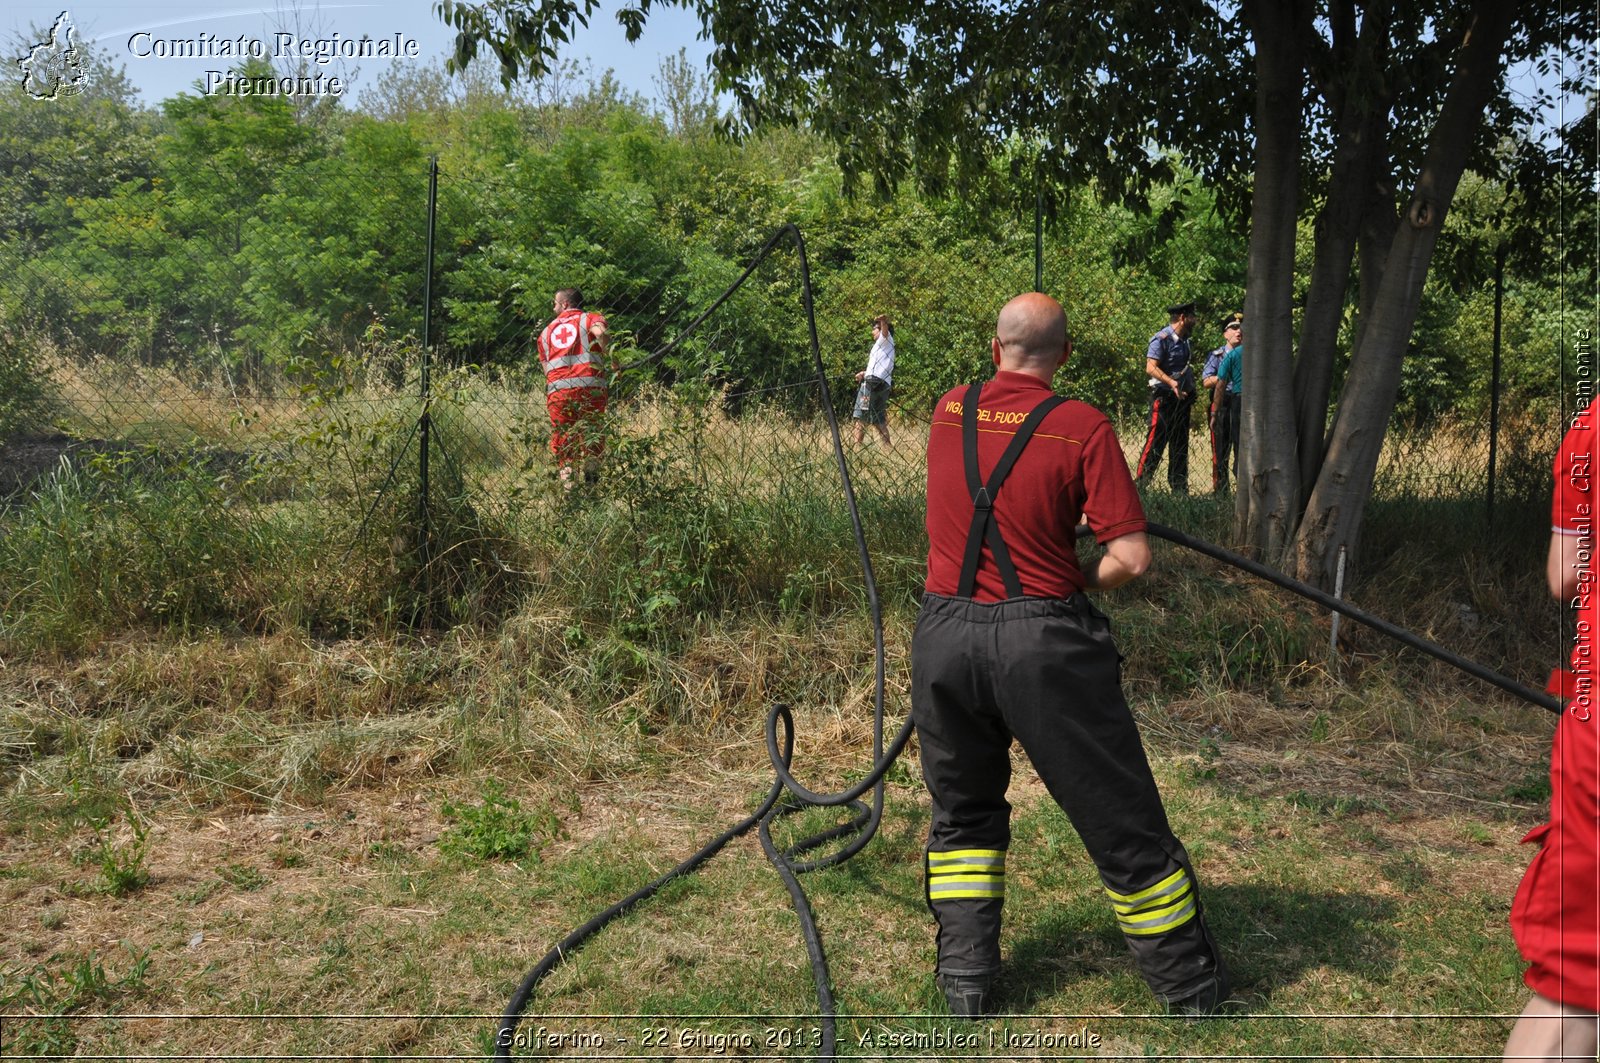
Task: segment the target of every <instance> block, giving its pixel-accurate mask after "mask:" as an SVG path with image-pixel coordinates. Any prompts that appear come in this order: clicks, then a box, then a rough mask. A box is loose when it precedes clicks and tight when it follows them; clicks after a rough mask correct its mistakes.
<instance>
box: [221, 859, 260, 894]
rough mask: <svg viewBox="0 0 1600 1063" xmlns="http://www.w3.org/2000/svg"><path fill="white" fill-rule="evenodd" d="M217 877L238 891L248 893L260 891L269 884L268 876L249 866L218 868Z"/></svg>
mask: <svg viewBox="0 0 1600 1063" xmlns="http://www.w3.org/2000/svg"><path fill="white" fill-rule="evenodd" d="M217 875H218V877H220V878H221V879H222V881H224V882H226V883H227V884H228V885H230V886H232V887H233V888H234V889H237V890H244V891H245V892H246V893H250V892H253V891H255V890H258V889H260V888H261V887H262V886H265V885H266V884H267V876H266V874H265V873H264V872H262V871H261V869H260V868H255V867H251V866H250V865H249V864H228V865H227V866H226V867H219V868H217Z"/></svg>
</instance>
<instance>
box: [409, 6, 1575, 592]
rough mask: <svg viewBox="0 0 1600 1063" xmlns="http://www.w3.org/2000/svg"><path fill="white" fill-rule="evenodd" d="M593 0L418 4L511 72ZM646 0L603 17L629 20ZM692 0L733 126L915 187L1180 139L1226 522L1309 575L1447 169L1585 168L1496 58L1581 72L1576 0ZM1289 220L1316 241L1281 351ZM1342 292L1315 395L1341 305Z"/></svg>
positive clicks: (1080, 175)
mask: <svg viewBox="0 0 1600 1063" xmlns="http://www.w3.org/2000/svg"><path fill="white" fill-rule="evenodd" d="M657 2H658V3H659V2H660V0H657ZM668 2H672V0H668ZM679 2H681V3H683V4H684V5H685V6H688V5H689V3H690V2H691V0H679ZM598 6H599V4H598V0H512V2H494V3H470V2H469V3H463V2H459V0H441V2H440V3H438V4H437V5H436V10H437V11H438V12H439V14H440V15H441V16H442V18H443V19H444V20H445V21H446V22H447V23H448V24H450V25H451V26H453V27H455V28H456V30H457V31H458V34H457V39H456V49H455V55H454V60H453V62H454V63H455V64H456V65H457V66H464V65H466V64H467V63H469V62H471V61H472V60H473V58H474V57H475V56H476V55H477V53H478V50H479V48H480V46H481V47H485V48H486V49H487V50H488V51H489V52H491V53H492V54H493V55H494V57H495V58H496V59H497V60H498V61H499V64H500V70H501V74H502V77H503V79H505V80H507V81H510V80H513V79H515V78H516V77H518V76H520V75H522V74H523V73H525V72H531V73H535V74H536V73H538V72H539V71H541V70H543V69H545V68H546V67H547V65H548V63H549V62H550V61H551V60H552V59H553V57H554V56H555V54H556V51H557V48H558V46H559V45H560V44H561V43H563V42H565V41H566V40H567V39H568V37H569V35H570V33H571V31H572V28H573V27H574V26H575V25H582V24H586V23H587V20H588V19H589V18H590V17H591V16H592V15H593V14H594V12H595V10H596V9H597V8H598ZM651 6H652V5H651V0H639V3H638V4H637V5H636V6H629V7H625V8H623V9H622V11H621V12H619V15H618V18H619V19H620V20H621V21H622V22H623V23H624V25H625V26H626V27H627V29H628V33H629V36H630V38H634V37H637V36H638V34H639V33H640V32H641V31H642V28H643V26H644V24H645V21H646V20H647V18H648V16H649V12H650V9H651ZM692 6H693V7H694V8H695V10H696V11H697V12H698V13H699V15H700V18H701V22H702V25H703V26H704V27H705V29H706V31H707V33H708V34H709V35H710V36H711V38H712V39H713V40H714V41H715V42H716V48H715V50H714V52H713V54H712V63H713V65H714V66H715V68H716V72H717V87H718V89H719V90H722V91H726V92H728V93H731V94H732V96H733V97H734V99H735V101H736V102H737V103H738V105H739V108H740V117H741V120H742V122H743V124H744V125H745V126H746V127H762V126H767V125H794V124H804V125H806V126H808V127H809V128H811V129H812V130H815V131H816V132H818V133H819V134H821V135H823V136H824V137H826V138H827V139H828V140H829V141H830V142H832V143H833V144H834V145H835V146H836V148H837V151H838V160H839V163H840V165H841V167H842V168H843V170H844V171H845V174H846V176H847V178H849V179H856V178H865V179H867V180H869V181H870V182H871V184H872V185H873V186H874V187H875V188H876V189H877V190H878V191H879V192H880V193H883V194H887V193H889V192H890V191H891V190H892V189H893V188H894V187H895V186H896V184H897V183H898V182H899V181H900V180H902V179H904V178H906V177H907V176H911V177H914V178H915V179H916V181H917V182H918V184H919V186H920V187H921V188H922V189H923V190H924V191H927V192H930V193H933V194H936V195H942V194H946V193H955V194H958V195H962V196H971V195H975V194H980V193H984V192H988V193H989V194H990V195H993V196H997V197H1003V196H1004V195H1005V194H1006V193H1007V191H1009V192H1010V194H1011V196H1012V199H1013V201H1014V202H1017V201H1020V202H1021V203H1026V204H1028V205H1031V200H1032V198H1033V195H1034V193H1035V189H1036V188H1042V189H1043V196H1044V202H1045V205H1046V208H1047V209H1050V210H1055V209H1057V208H1058V205H1059V204H1060V203H1061V202H1063V198H1062V195H1061V192H1060V190H1062V189H1067V188H1072V187H1093V188H1095V189H1097V190H1098V192H1099V193H1100V194H1101V196H1102V197H1104V198H1105V199H1106V200H1108V201H1121V202H1123V203H1125V204H1129V205H1143V204H1144V202H1145V201H1146V198H1147V196H1148V194H1149V192H1150V190H1151V189H1152V188H1153V187H1156V186H1158V185H1160V184H1162V183H1165V182H1170V180H1171V179H1172V178H1173V177H1174V176H1175V174H1176V172H1177V171H1176V162H1177V159H1178V158H1179V157H1182V158H1187V159H1190V160H1192V162H1193V165H1195V166H1196V167H1197V169H1199V170H1200V171H1201V172H1202V173H1203V174H1204V176H1205V177H1206V178H1207V179H1208V180H1209V181H1210V182H1211V184H1212V185H1213V186H1214V188H1215V190H1216V195H1217V200H1218V203H1219V206H1220V208H1221V209H1222V210H1223V211H1224V212H1225V213H1227V214H1228V215H1229V216H1231V217H1236V218H1243V217H1245V216H1246V215H1248V217H1249V221H1250V250H1249V264H1248V270H1247V281H1248V294H1247V296H1246V305H1245V312H1246V315H1247V317H1248V318H1249V320H1250V339H1249V343H1248V345H1247V351H1248V353H1249V357H1248V358H1247V359H1246V363H1247V372H1246V383H1245V393H1246V396H1247V398H1246V403H1245V417H1244V431H1245V438H1244V440H1243V459H1244V472H1245V476H1244V477H1243V481H1244V482H1243V484H1242V485H1241V489H1240V492H1239V496H1238V507H1237V531H1238V534H1239V537H1240V538H1241V539H1242V540H1243V541H1244V542H1245V543H1246V544H1248V545H1249V546H1250V547H1252V548H1253V549H1255V550H1256V551H1257V552H1258V553H1260V554H1262V555H1263V556H1266V557H1268V558H1270V559H1272V560H1275V561H1281V562H1283V563H1285V564H1286V565H1288V566H1290V567H1292V568H1293V569H1294V570H1295V571H1296V572H1297V573H1298V574H1299V575H1301V576H1302V577H1305V578H1309V579H1312V580H1314V581H1318V582H1322V583H1328V582H1331V579H1332V575H1333V568H1334V565H1335V563H1336V559H1337V556H1338V554H1339V548H1340V547H1341V546H1346V547H1349V548H1351V550H1352V552H1353V551H1354V548H1355V547H1356V545H1357V540H1358V533H1359V530H1360V522H1361V514H1362V512H1363V510H1364V507H1365V504H1366V499H1367V496H1368V494H1369V492H1370V489H1371V485H1372V481H1373V476H1374V473H1375V470H1376V466H1377V460H1378V456H1379V450H1380V448H1381V445H1382V441H1383V437H1384V434H1385V431H1386V428H1387V425H1388V422H1389V418H1390V414H1391V412H1392V411H1393V409H1394V405H1395V401H1396V396H1397V394H1398V388H1399V384H1400V379H1401V373H1400V368H1401V365H1402V363H1403V359H1404V356H1405V354H1406V351H1407V347H1408V343H1409V341H1410V338H1411V333H1412V329H1413V326H1414V324H1415V321H1416V316H1417V313H1418V311H1419V307H1420V305H1421V302H1422V298H1423V295H1424V291H1425V280H1426V277H1427V275H1428V271H1429V267H1430V265H1431V263H1432V259H1433V255H1434V250H1435V248H1436V246H1437V243H1438V237H1439V232H1440V230H1441V227H1442V225H1443V222H1444V219H1445V217H1446V215H1447V213H1448V211H1449V208H1450V205H1451V202H1452V200H1453V198H1454V193H1455V189H1456V187H1457V184H1458V183H1459V181H1460V179H1461V175H1462V173H1463V172H1464V171H1465V170H1466V168H1467V167H1468V166H1469V165H1474V166H1478V167H1480V168H1486V169H1487V168H1493V167H1497V166H1509V167H1510V168H1511V170H1512V172H1514V173H1515V174H1517V175H1519V176H1520V177H1521V187H1522V188H1524V189H1525V190H1526V189H1529V188H1532V187H1534V186H1535V184H1536V181H1535V180H1533V178H1534V177H1536V176H1538V175H1543V176H1545V177H1550V178H1555V177H1563V176H1564V177H1565V183H1563V184H1560V185H1559V186H1558V187H1561V188H1565V189H1568V190H1569V194H1570V190H1573V189H1577V190H1582V189H1586V188H1589V187H1590V183H1589V182H1592V179H1593V178H1592V173H1590V174H1588V176H1587V180H1586V179H1585V176H1584V175H1583V174H1577V175H1573V174H1565V175H1563V173H1562V170H1561V167H1560V166H1559V165H1558V162H1559V160H1558V158H1557V156H1558V152H1557V151H1556V150H1555V147H1556V146H1555V145H1553V144H1551V143H1550V142H1548V141H1546V140H1543V139H1540V138H1539V137H1536V136H1531V135H1528V132H1527V130H1528V126H1529V121H1530V119H1531V118H1532V115H1531V114H1530V113H1529V111H1530V109H1529V108H1528V107H1527V106H1525V105H1522V104H1520V103H1519V102H1518V101H1517V100H1516V99H1514V98H1513V97H1512V96H1511V95H1510V94H1508V93H1507V91H1506V70H1507V67H1508V64H1510V63H1513V62H1538V61H1544V62H1548V61H1549V57H1550V56H1551V55H1552V54H1554V53H1556V52H1558V51H1561V50H1566V51H1567V52H1568V53H1569V54H1570V55H1571V56H1573V57H1574V58H1575V59H1577V60H1578V61H1577V62H1575V63H1574V64H1572V65H1571V66H1569V67H1568V68H1567V69H1568V74H1569V77H1568V79H1567V82H1566V83H1565V84H1563V85H1562V86H1561V89H1562V90H1563V91H1565V92H1568V93H1583V92H1584V91H1585V90H1584V86H1585V85H1586V84H1587V82H1588V80H1589V79H1590V74H1591V71H1592V68H1593V66H1594V60H1593V53H1592V52H1591V51H1590V50H1588V44H1589V42H1592V41H1593V40H1594V39H1595V12H1594V11H1593V10H1588V9H1577V8H1568V7H1567V6H1566V5H1562V4H1558V3H1556V2H1554V0H1521V2H1517V3H1511V2H1507V0H1476V2H1474V3H1472V4H1470V5H1467V6H1463V5H1457V4H1447V3H1442V2H1439V0H1415V2H1408V3H1404V4H1401V3H1396V2H1395V0H1372V2H1369V3H1361V2H1358V0H1242V2H1241V3H1240V4H1239V5H1237V6H1236V5H1233V4H1229V3H1223V2H1220V0H1114V2H1112V3H1109V4H1106V3H1095V4H1086V3H1075V2H1072V0H1068V2H1065V3H1050V4H1045V3H1038V2H1025V3H1018V4H1010V5H1003V6H1001V7H998V8H997V7H996V6H995V5H993V4H989V3H985V2H981V0H947V2H944V3H938V4H923V3H916V2H912V0H887V2H883V3H877V4H872V5H867V6H862V5H859V4H850V3H842V2H839V0H791V2H787V3H783V4H779V5H773V4H761V3H755V2H753V0H692ZM1584 98H1587V97H1584ZM1486 112H1487V113H1488V114H1489V115H1491V116H1492V117H1493V118H1494V119H1495V125H1494V126H1493V127H1492V128H1491V127H1490V126H1488V125H1486V123H1485V121H1484V117H1485V114H1486ZM1589 124H1590V125H1592V124H1593V122H1592V121H1590V122H1589ZM1567 132H1568V134H1572V133H1573V131H1572V130H1569V131H1567ZM1582 132H1583V130H1582V129H1579V130H1578V133H1580V134H1581V133H1582ZM1588 135H1590V136H1591V137H1592V132H1591V133H1589V134H1588ZM1508 144H1509V145H1511V146H1512V147H1513V148H1514V150H1511V149H1508ZM1153 149H1165V150H1153ZM1569 158H1570V156H1569ZM1590 158H1591V159H1592V155H1591V156H1590ZM1508 159H1509V162H1508ZM1591 165H1592V163H1591ZM1306 217H1310V218H1314V220H1315V225H1316V235H1317V248H1316V256H1315V262H1314V264H1313V266H1312V275H1311V279H1310V283H1309V287H1308V288H1307V289H1306V292H1305V297H1304V310H1303V319H1302V322H1301V327H1300V328H1299V330H1298V331H1299V346H1298V348H1297V345H1296V331H1297V330H1296V327H1295V319H1294V318H1295V276H1296V275H1295V267H1296V259H1295V251H1296V237H1297V234H1298V231H1299V225H1300V222H1301V220H1302V218H1306ZM1352 273H1354V274H1355V275H1356V277H1357V280H1356V283H1355V284H1354V286H1352V281H1351V276H1352ZM1591 287H1592V286H1591ZM1352 302H1353V303H1354V305H1355V316H1356V321H1357V324H1356V328H1355V329H1354V331H1353V333H1352V338H1351V340H1350V342H1351V349H1350V351H1349V356H1348V370H1347V372H1346V374H1345V377H1344V383H1343V387H1342V388H1341V390H1340V392H1339V394H1338V395H1337V396H1334V395H1333V394H1332V381H1333V376H1334V368H1335V364H1336V361H1337V359H1336V358H1335V354H1336V353H1337V352H1336V347H1335V345H1336V344H1337V342H1338V337H1339V336H1340V335H1342V334H1343V333H1342V332H1341V330H1340V329H1339V328H1338V327H1337V326H1338V323H1339V320H1340V318H1341V316H1342V314H1343V313H1344V312H1345V308H1346V306H1347V304H1350V303H1352ZM1212 309H1213V310H1217V309H1226V308H1212ZM1330 409H1331V411H1332V421H1331V425H1330V421H1329V415H1330Z"/></svg>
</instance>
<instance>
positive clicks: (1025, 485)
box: [926, 372, 1145, 602]
mask: <svg viewBox="0 0 1600 1063" xmlns="http://www.w3.org/2000/svg"><path fill="white" fill-rule="evenodd" d="M966 390H967V389H966V388H965V387H961V388H956V389H955V390H953V391H949V392H946V393H945V395H944V397H943V398H941V399H940V400H939V402H938V405H937V406H935V407H934V411H933V424H932V426H931V427H930V428H929V429H928V582H927V585H926V586H927V589H928V591H929V593H932V594H943V595H955V594H956V593H957V583H958V582H959V581H960V579H961V561H962V557H963V555H964V554H965V552H966V548H967V531H968V529H969V528H970V527H971V526H972V495H971V494H970V493H969V492H968V490H967V478H966V466H965V464H964V461H963V458H962V452H961V401H962V399H963V398H964V396H965V394H966ZM1050 394H1051V391H1050V386H1049V385H1048V384H1046V383H1044V381H1042V380H1040V379H1039V378H1038V377H1035V376H1031V375H1029V374H1027V373H1008V372H998V373H996V374H995V375H994V379H993V380H991V381H989V382H988V383H986V384H984V386H983V394H982V396H981V397H980V399H979V402H978V472H979V474H980V475H981V476H982V477H983V478H984V480H985V481H987V480H988V478H989V474H990V473H991V472H993V471H994V467H995V466H996V465H997V464H999V462H1000V455H1001V454H1002V453H1004V451H1005V449H1006V447H1007V446H1008V445H1009V444H1010V442H1011V439H1012V437H1013V436H1014V435H1016V431H1017V428H1018V427H1019V426H1020V425H1021V423H1022V420H1023V418H1024V417H1026V416H1027V414H1028V413H1029V412H1030V411H1031V410H1032V409H1033V408H1034V407H1035V406H1037V405H1039V403H1041V402H1043V401H1044V400H1045V399H1046V398H1048V397H1049V396H1050ZM1080 517H1083V518H1087V520H1088V522H1089V527H1091V528H1092V529H1094V534H1095V538H1096V539H1097V540H1099V541H1100V542H1101V543H1106V542H1109V541H1111V540H1112V539H1115V538H1118V537H1119V536H1123V535H1128V534H1130V533H1132V532H1141V531H1144V528H1145V521H1144V507H1143V506H1141V505H1140V504H1139V494H1138V491H1136V490H1135V489H1134V486H1133V477H1132V476H1130V475H1129V473H1128V462H1127V459H1126V458H1124V457H1123V455H1122V446H1121V444H1119V443H1118V442H1117V435H1116V432H1114V431H1113V430H1112V428H1111V422H1110V421H1109V420H1108V419H1107V418H1106V415H1105V414H1103V413H1101V412H1100V411H1099V410H1097V409H1095V408H1094V407H1093V406H1090V405H1088V404H1087V403H1082V402H1077V401H1068V402H1066V403H1063V404H1062V405H1060V406H1058V407H1056V408H1055V409H1054V410H1052V411H1050V414H1049V415H1048V416H1047V417H1045V419H1044V422H1043V423H1042V424H1040V425H1039V428H1038V430H1037V431H1035V432H1034V434H1033V438H1032V439H1030V440H1029V441H1028V445H1027V447H1026V448H1025V449H1024V450H1023V451H1022V456H1021V457H1020V458H1018V459H1017V463H1016V465H1014V466H1013V467H1012V469H1011V475H1010V476H1008V477H1006V482H1005V483H1004V484H1002V485H1001V487H1000V493H999V494H998V495H997V496H996V498H995V503H994V519H995V520H996V521H997V522H998V523H999V526H1000V537H1001V538H1002V539H1004V540H1005V544H1006V549H1007V550H1008V551H1009V552H1010V554H1011V561H1012V563H1013V564H1015V565H1016V566H1017V576H1018V578H1019V579H1020V580H1021V581H1022V593H1023V594H1025V595H1026V596H1028V597H1030V598H1065V597H1067V596H1068V595H1070V594H1073V593H1075V592H1077V591H1080V590H1082V589H1083V572H1082V571H1081V570H1080V569H1079V568H1078V551H1077V548H1076V544H1075V537H1074V535H1073V529H1074V528H1075V527H1077V525H1078V520H1079V518H1080ZM972 596H973V598H974V599H975V600H977V601H980V602H997V601H1001V600H1003V599H1004V598H1005V597H1006V591H1005V583H1004V581H1003V580H1002V579H1001V578H1000V570H999V568H997V567H996V565H995V563H994V555H993V554H992V553H990V551H989V546H988V544H987V543H985V544H984V547H983V554H982V557H981V559H980V561H979V564H978V578H977V585H976V587H975V588H974V589H973V595H972Z"/></svg>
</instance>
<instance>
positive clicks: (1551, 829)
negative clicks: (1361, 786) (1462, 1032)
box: [1505, 405, 1600, 1063]
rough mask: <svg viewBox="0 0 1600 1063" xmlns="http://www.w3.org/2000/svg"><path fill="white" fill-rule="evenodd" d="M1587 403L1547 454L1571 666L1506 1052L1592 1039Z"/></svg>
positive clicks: (1594, 724) (1595, 788) (1599, 852)
mask: <svg viewBox="0 0 1600 1063" xmlns="http://www.w3.org/2000/svg"><path fill="white" fill-rule="evenodd" d="M1594 413H1595V410H1594V407H1593V406H1592V405H1591V406H1590V407H1589V408H1588V409H1586V410H1584V412H1583V413H1581V414H1579V415H1578V416H1577V417H1576V418H1574V420H1573V424H1572V427H1571V429H1570V430H1569V431H1568V432H1567V434H1566V438H1565V439H1563V440H1562V441H1561V450H1560V451H1559V452H1558V453H1557V455H1556V462H1555V477H1556V486H1555V497H1554V500H1553V502H1552V504H1551V507H1550V508H1551V531H1550V552H1549V555H1548V558H1547V560H1546V562H1545V577H1546V579H1547V581H1548V582H1549V584H1550V593H1551V594H1553V595H1554V596H1555V597H1556V598H1557V599H1559V600H1560V601H1562V602H1566V603H1569V604H1570V605H1571V606H1572V607H1573V608H1574V609H1575V610H1576V612H1577V622H1576V624H1575V625H1574V628H1575V633H1574V638H1573V650H1572V660H1571V667H1570V668H1558V669H1556V671H1555V672H1554V673H1553V674H1552V675H1551V677H1550V688H1549V689H1550V692H1551V693H1552V694H1555V695H1557V696H1558V697H1560V698H1561V701H1562V705H1563V711H1562V713H1561V718H1560V720H1559V721H1558V722H1557V723H1556V733H1555V741H1554V743H1553V745H1552V746H1551V750H1550V822H1549V823H1547V824H1545V825H1544V826H1542V827H1536V828H1535V829H1534V830H1532V831H1530V832H1529V833H1528V836H1527V837H1526V838H1524V839H1522V840H1523V841H1524V842H1538V843H1539V851H1538V853H1536V854H1535V855H1534V858H1533V862H1532V863H1530V864H1529V865H1528V870H1527V873H1526V874H1524V875H1523V877H1522V885H1520V886H1519V887H1518V888H1517V896H1516V900H1515V901H1513V902H1512V905H1511V932H1512V935H1513V936H1514V937H1515V938H1516V940H1517V948H1518V950H1519V951H1520V952H1521V953H1522V958H1523V959H1525V960H1527V961H1528V969H1527V971H1526V972H1524V973H1523V976H1522V980H1523V981H1524V982H1526V983H1528V988H1529V989H1532V990H1533V999H1532V1000H1530V1001H1528V1006H1527V1008H1525V1009H1524V1010H1523V1012H1522V1016H1521V1018H1519V1019H1518V1020H1517V1024H1516V1025H1515V1026H1514V1027H1512V1030H1511V1037H1510V1038H1509V1039H1508V1040H1507V1041H1506V1051H1505V1058H1506V1059H1559V1060H1583V1061H1584V1063H1594V1059H1595V1050H1596V1047H1597V1040H1600V1030H1597V1025H1600V1019H1597V1017H1596V1014H1597V1013H1600V737H1597V732H1600V718H1597V716H1600V706H1597V705H1596V700H1597V699H1600V690H1597V689H1596V687H1595V668H1596V666H1597V664H1600V661H1597V660H1596V657H1595V653H1596V633H1597V632H1600V595H1597V594H1596V593H1595V586H1594V579H1595V570H1594V563H1593V551H1594V541H1595V540H1594V531H1595V508H1594V505H1595V490H1594V477H1595V476H1596V475H1600V468H1597V467H1596V466H1595V460H1596V446H1595V442H1596V434H1597V433H1600V425H1597V424H1596V418H1595V416H1594Z"/></svg>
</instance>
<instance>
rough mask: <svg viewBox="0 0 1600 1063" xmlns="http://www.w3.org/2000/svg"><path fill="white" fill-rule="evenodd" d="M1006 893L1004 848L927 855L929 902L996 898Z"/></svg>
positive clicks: (954, 850) (958, 850)
mask: <svg viewBox="0 0 1600 1063" xmlns="http://www.w3.org/2000/svg"><path fill="white" fill-rule="evenodd" d="M1005 892H1006V853H1005V850H1004V849H951V850H949V851H947V852H942V853H929V854H928V899H929V900H930V901H959V900H994V899H997V898H1003V897H1004V896H1005Z"/></svg>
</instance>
